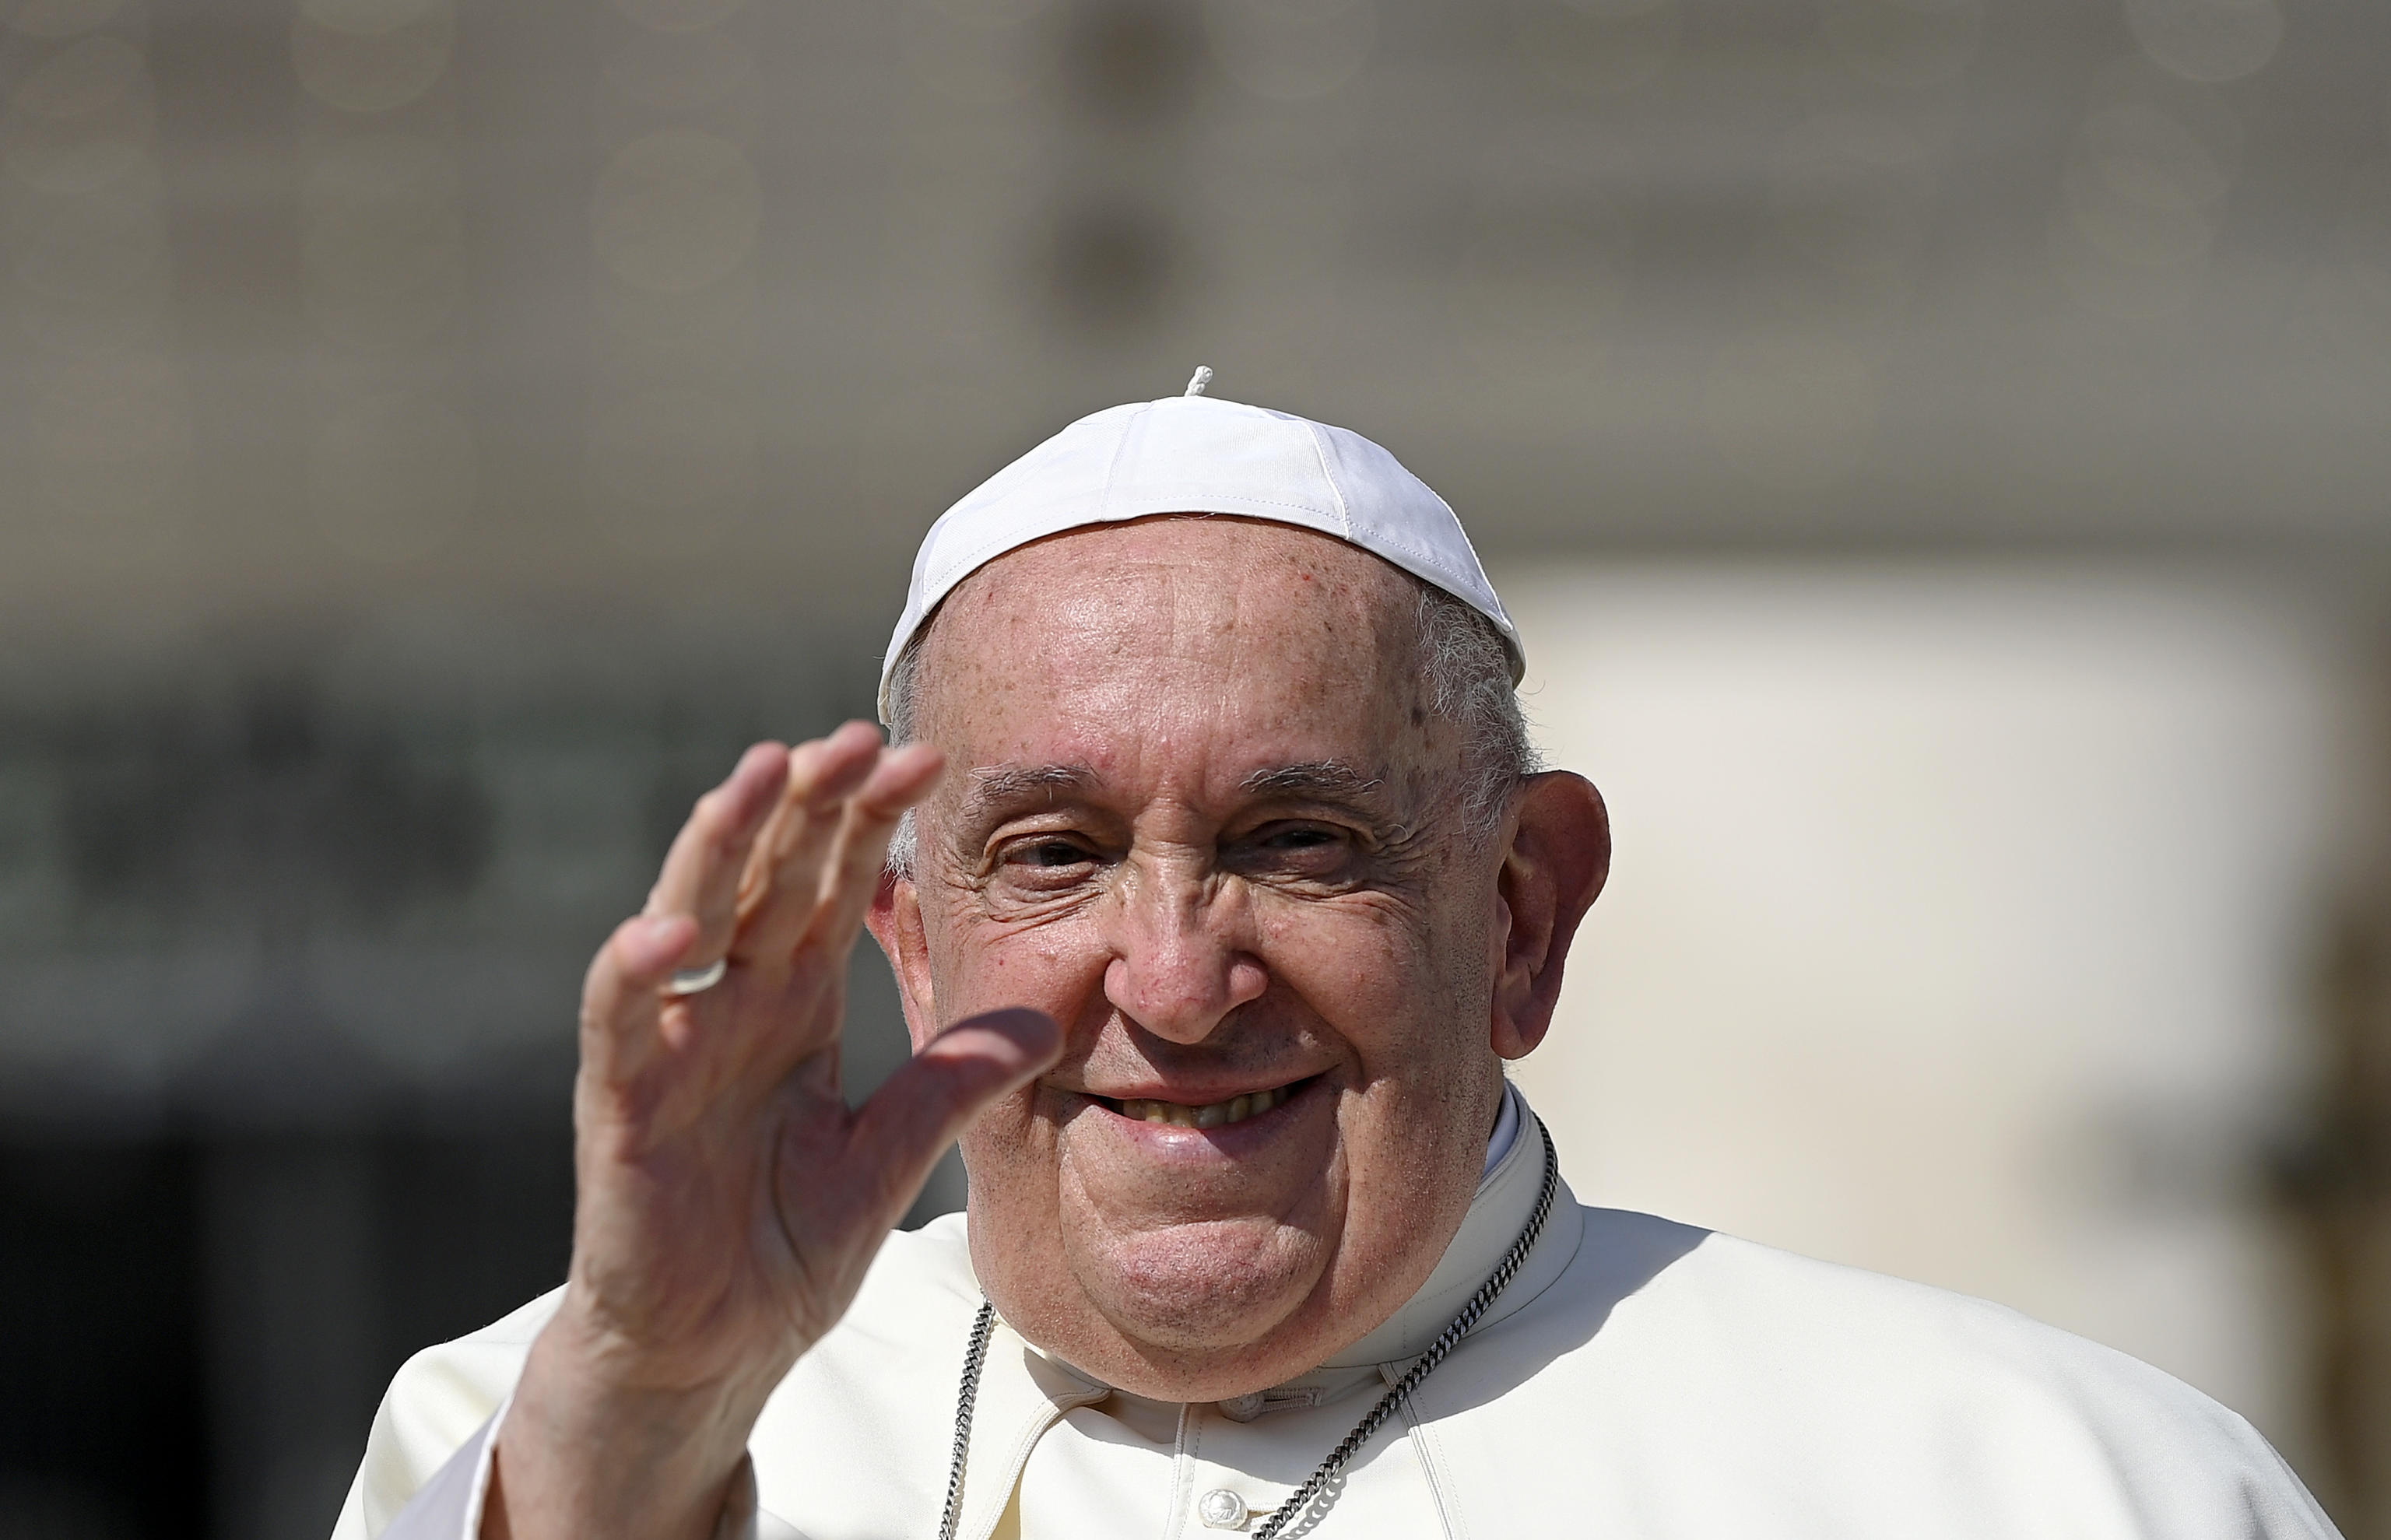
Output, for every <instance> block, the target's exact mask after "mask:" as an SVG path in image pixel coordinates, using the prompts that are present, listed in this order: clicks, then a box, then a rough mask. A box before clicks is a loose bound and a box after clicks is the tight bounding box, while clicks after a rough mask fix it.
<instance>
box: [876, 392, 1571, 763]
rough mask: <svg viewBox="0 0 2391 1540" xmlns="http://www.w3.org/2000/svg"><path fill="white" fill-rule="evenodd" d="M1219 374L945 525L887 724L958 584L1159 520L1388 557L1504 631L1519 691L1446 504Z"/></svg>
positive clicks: (1515, 652)
mask: <svg viewBox="0 0 2391 1540" xmlns="http://www.w3.org/2000/svg"><path fill="white" fill-rule="evenodd" d="M1211 376H1212V371H1211V370H1210V369H1198V370H1196V379H1195V381H1194V382H1192V383H1191V384H1189V386H1188V387H1187V394H1186V395H1171V396H1165V397H1163V398H1162V399H1161V400H1159V401H1132V402H1131V403H1129V404H1128V405H1126V406H1120V407H1113V408H1108V409H1106V410H1105V411H1100V412H1097V413H1096V414H1094V415H1093V416H1092V417H1083V418H1081V419H1079V421H1077V422H1074V423H1072V424H1071V425H1070V426H1069V427H1067V428H1066V429H1064V430H1063V431H1062V432H1061V433H1059V434H1055V435H1054V436H1053V438H1050V439H1048V440H1047V441H1046V442H1045V443H1043V444H1040V446H1038V447H1036V448H1035V449H1032V450H1030V451H1029V452H1028V453H1027V454H1026V455H1024V456H1022V457H1021V458H1020V459H1016V460H1015V461H1014V462H1013V463H1012V464H1010V465H1008V466H1006V467H1005V468H1004V469H1003V470H1002V471H999V472H997V473H996V474H994V475H992V476H990V477H989V478H988V480H986V481H984V482H982V483H981V484H980V485H978V486H976V487H975V488H974V489H973V490H972V491H971V492H970V493H968V494H967V495H966V496H965V497H964V498H963V500H962V501H961V502H958V503H956V504H955V505H954V506H953V507H952V508H950V509H948V510H947V511H946V512H945V513H943V514H941V515H939V518H938V522H937V524H932V525H931V526H930V533H929V534H928V535H926V536H924V537H923V539H922V550H921V552H920V553H919V554H918V555H916V556H915V557H914V558H913V583H912V587H911V589H908V590H907V591H906V594H905V613H904V615H902V616H900V617H899V618H898V622H897V629H896V632H895V634H894V635H892V636H890V637H889V639H888V655H887V656H886V658H885V659H884V660H883V661H882V663H881V666H880V719H881V720H882V721H883V722H885V721H887V720H888V717H889V710H888V705H889V703H888V676H889V675H890V673H891V672H893V671H894V670H895V668H896V666H897V660H898V658H899V657H901V656H903V655H904V652H905V644H906V643H907V642H909V641H911V640H912V639H913V633H914V632H915V631H916V630H918V629H920V628H921V626H922V623H923V622H924V620H926V619H927V618H928V617H929V615H930V613H931V612H932V611H934V610H936V609H937V607H938V602H939V601H940V600H942V599H944V598H946V596H947V595H948V594H949V593H950V592H952V591H953V590H954V588H955V585H957V584H958V583H961V582H962V581H963V579H964V578H966V577H968V576H971V575H972V574H973V573H975V572H976V571H978V570H979V569H980V568H981V567H983V566H985V565H987V564H988V563H990V562H992V561H994V560H996V558H998V557H1000V556H1002V555H1003V554H1004V553H1005V552H1006V551H1008V550H1015V548H1017V547H1020V546H1025V545H1027V544H1028V543H1029V542H1030V541H1032V540H1037V539H1042V538H1044V537H1046V536H1049V535H1055V534H1059V533H1061V532H1062V531H1064V530H1066V529H1077V528H1079V527H1080V526H1082V525H1085V524H1118V523H1121V522H1123V521H1125V520H1129V519H1143V518H1146V517H1149V516H1151V515H1153V514H1157V513H1234V514H1236V515H1238V516H1239V517H1241V518H1247V519H1268V520H1271V521H1273V523H1276V524H1293V525H1295V526H1296V527H1297V528H1299V529H1311V530H1317V531H1319V532H1320V533H1321V534H1323V535H1333V536H1335V537H1337V538H1338V539H1340V540H1344V541H1347V542H1350V543H1351V544H1353V545H1357V546H1359V547H1361V548H1362V549H1363V550H1366V551H1369V552H1371V553H1372V554H1373V555H1376V556H1381V557H1384V558H1385V559H1386V560H1388V561H1389V562H1392V563H1394V564H1395V565H1397V566H1399V567H1401V568H1402V569H1403V570H1404V571H1405V572H1408V573H1410V574H1411V575H1412V576H1415V577H1417V578H1419V579H1421V580H1422V581H1423V582H1428V583H1432V584H1434V585H1435V586H1436V587H1438V588H1440V589H1443V590H1444V591H1445V592H1447V593H1449V594H1451V595H1453V596H1454V598H1455V599H1458V600H1460V601H1461V602H1463V603H1465V604H1467V605H1468V606H1469V607H1470V608H1471V609H1474V610H1476V611H1477V612H1478V613H1479V614H1480V615H1484V616H1485V617H1486V618H1487V619H1489V620H1491V621H1493V623H1494V628H1495V629H1496V630H1498V631H1500V632H1501V633H1502V634H1503V645H1504V648H1505V650H1506V652H1508V653H1509V654H1510V658H1511V680H1512V682H1513V683H1515V684H1516V683H1518V682H1519V678H1520V675H1521V673H1522V671H1523V670H1524V668H1525V663H1524V660H1523V657H1522V654H1521V653H1520V649H1519V628H1517V627H1515V626H1513V625H1512V624H1511V617H1510V616H1509V615H1506V614H1505V613H1504V610H1503V602H1502V601H1501V600H1500V599H1497V598H1496V597H1494V586H1493V584H1491V583H1489V582H1488V581H1487V580H1486V569H1485V568H1484V567H1482V566H1480V565H1479V563H1478V553H1477V552H1476V551H1475V550H1471V549H1470V545H1469V537H1468V536H1467V535H1465V534H1463V533H1462V530H1461V521H1460V520H1459V519H1458V518H1456V517H1454V511H1453V510H1452V508H1451V507H1449V506H1448V505H1447V504H1446V502H1445V500H1444V499H1443V498H1440V497H1438V496H1437V495H1436V494H1435V493H1434V492H1432V491H1430V490H1428V484H1427V483H1425V482H1423V481H1421V480H1420V479H1419V478H1418V477H1417V476H1415V475H1413V474H1412V473H1411V472H1409V471H1406V470H1404V469H1403V468H1402V465H1401V464H1400V463H1398V462H1397V461H1396V459H1395V457H1394V456H1392V455H1390V454H1389V453H1387V451H1386V450H1384V449H1382V448H1380V447H1378V446H1376V445H1375V444H1373V443H1371V442H1370V441H1369V440H1368V439H1366V438H1364V437H1363V436H1362V435H1361V434H1355V433H1349V432H1347V431H1346V430H1345V429H1343V428H1332V427H1330V426H1328V425H1327V424H1326V423H1325V422H1312V421H1307V420H1305V419H1303V418H1300V417H1295V416H1291V415H1289V414H1288V413H1286V412H1274V411H1271V410H1269V409H1267V408H1261V407H1247V406H1241V405H1239V404H1238V403H1236V402H1234V401H1219V400H1215V399H1213V398H1211V397H1209V396H1207V395H1203V394H1202V392H1203V389H1204V386H1205V385H1206V384H1207V383H1208V382H1209V381H1210V379H1211Z"/></svg>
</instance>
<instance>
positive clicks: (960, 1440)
mask: <svg viewBox="0 0 2391 1540" xmlns="http://www.w3.org/2000/svg"><path fill="white" fill-rule="evenodd" d="M1528 1116H1529V1117H1531V1118H1535V1121H1536V1136H1537V1137H1538V1138H1539V1139H1542V1140H1543V1141H1544V1188H1543V1190H1542V1191H1540V1192H1538V1193H1537V1194H1536V1207H1535V1209H1534V1210H1533V1211H1532V1212H1531V1213H1530V1214H1529V1215H1528V1223H1526V1224H1524V1225H1522V1226H1520V1229H1519V1239H1517V1240H1515V1241H1513V1242H1512V1243H1511V1249H1509V1250H1508V1251H1506V1252H1504V1253H1503V1260H1502V1261H1501V1262H1496V1263H1495V1264H1494V1271H1493V1272H1492V1273H1489V1274H1488V1275H1486V1281H1485V1282H1484V1283H1482V1284H1480V1285H1479V1286H1478V1292H1477V1293H1475V1294H1472V1295H1471V1296H1470V1297H1469V1301H1468V1302H1467V1304H1464V1305H1463V1306H1462V1307H1461V1314H1458V1315H1455V1316H1454V1318H1453V1322H1452V1324H1451V1325H1450V1326H1446V1327H1445V1328H1444V1330H1442V1331H1441V1332H1439V1333H1438V1334H1437V1339H1436V1340H1435V1341H1433V1342H1431V1343H1429V1344H1428V1351H1427V1352H1423V1353H1421V1354H1420V1355H1419V1357H1418V1359H1417V1360H1416V1361H1415V1362H1414V1363H1413V1365H1412V1366H1411V1367H1410V1368H1409V1369H1407V1370H1405V1371H1404V1372H1403V1377H1402V1378H1401V1379H1398V1380H1396V1381H1395V1383H1394V1385H1393V1386H1392V1387H1391V1388H1390V1389H1389V1391H1387V1393H1386V1394H1385V1395H1383V1396H1380V1397H1379V1398H1378V1404H1376V1405H1375V1406H1373V1407H1371V1408H1370V1410H1369V1413H1368V1414H1367V1415H1366V1416H1364V1417H1363V1418H1362V1420H1361V1421H1359V1422H1357V1423H1355V1424H1354V1425H1353V1430H1352V1431H1351V1432H1350V1433H1348V1434H1346V1435H1345V1439H1344V1442H1343V1443H1339V1444H1338V1446H1337V1447H1336V1448H1334V1449H1331V1450H1330V1451H1329V1452H1328V1457H1327V1458H1326V1459H1324V1460H1322V1461H1321V1462H1320V1464H1319V1465H1318V1466H1317V1467H1315V1468H1314V1469H1313V1470H1312V1474H1311V1475H1310V1476H1308V1477H1306V1478H1304V1482H1303V1484H1302V1485H1301V1486H1299V1487H1297V1488H1296V1489H1295V1495H1293V1496H1292V1497H1289V1498H1288V1499H1287V1500H1286V1502H1284V1503H1282V1504H1280V1505H1279V1506H1278V1507H1276V1508H1273V1509H1271V1510H1270V1511H1269V1512H1267V1513H1257V1514H1255V1515H1254V1516H1253V1517H1254V1518H1255V1519H1257V1520H1259V1521H1260V1528H1258V1529H1256V1530H1255V1531H1254V1534H1253V1540H1276V1536H1277V1534H1278V1533H1279V1531H1281V1530H1283V1529H1285V1528H1286V1526H1287V1525H1289V1524H1291V1523H1293V1522H1294V1521H1295V1520H1296V1517H1297V1516H1298V1515H1299V1514H1301V1513H1302V1512H1303V1511H1304V1510H1305V1509H1306V1508H1310V1507H1311V1506H1312V1503H1313V1502H1314V1501H1315V1500H1317V1499H1318V1497H1319V1496H1320V1495H1321V1493H1322V1492H1324V1491H1325V1490H1326V1488H1327V1486H1328V1483H1329V1482H1332V1481H1335V1480H1336V1479H1337V1473H1338V1471H1339V1470H1342V1469H1345V1462H1346V1461H1348V1460H1350V1459H1351V1458H1352V1457H1353V1456H1355V1455H1356V1454H1358V1453H1360V1452H1361V1448H1362V1445H1364V1443H1368V1442H1369V1441H1370V1435H1371V1434H1373V1433H1375V1432H1376V1431H1377V1430H1378V1428H1379V1425H1380V1424H1382V1423H1384V1422H1385V1421H1386V1420H1387V1418H1389V1417H1392V1416H1394V1413H1395V1408H1397V1407H1398V1406H1401V1405H1402V1404H1403V1402H1404V1401H1405V1400H1407V1399H1408V1398H1409V1397H1410V1395H1411V1393H1412V1392H1413V1391H1415V1390H1417V1389H1419V1383H1420V1381H1421V1380H1423V1379H1426V1378H1428V1375H1429V1373H1430V1371H1432V1370H1434V1369H1435V1367H1436V1366H1437V1365H1439V1364H1441V1363H1443V1362H1444V1360H1445V1355H1446V1354H1447V1353H1450V1352H1453V1350H1454V1348H1455V1347H1457V1346H1459V1345H1460V1342H1461V1339H1463V1338H1464V1337H1467V1335H1468V1334H1469V1328H1470V1327H1472V1326H1476V1325H1477V1324H1478V1320H1479V1317H1480V1316H1481V1315H1484V1314H1486V1310H1487V1307H1488V1306H1490V1305H1492V1304H1493V1302H1494V1301H1495V1298H1496V1296H1498V1295H1500V1294H1501V1293H1502V1292H1503V1290H1505V1289H1506V1288H1509V1287H1510V1286H1511V1280H1512V1279H1513V1278H1516V1277H1518V1276H1519V1268H1520V1266H1521V1265H1522V1264H1523V1263H1525V1262H1527V1260H1528V1253H1529V1252H1530V1251H1532V1250H1533V1249H1535V1245H1536V1237H1537V1236H1541V1235H1543V1234H1544V1220H1545V1218H1546V1216H1548V1215H1549V1214H1551V1212H1552V1211H1553V1194H1554V1192H1555V1191H1556V1190H1557V1188H1558V1187H1559V1185H1560V1179H1561V1167H1560V1158H1559V1157H1558V1156H1557V1155H1556V1154H1555V1153H1554V1151H1553V1138H1552V1135H1551V1134H1550V1133H1548V1132H1545V1129H1544V1119H1542V1118H1536V1115H1535V1114H1534V1113H1532V1112H1531V1113H1529V1114H1528ZM995 1331H996V1307H995V1306H994V1305H992V1304H989V1302H988V1301H985V1300H982V1301H980V1306H979V1314H977V1315H976V1316H974V1317H973V1318H972V1329H971V1341H970V1343H969V1344H968V1345H967V1346H966V1347H965V1348H964V1349H963V1390H962V1391H961V1392H959V1393H958V1394H957V1395H956V1397H955V1454H954V1460H953V1462H952V1463H951V1464H950V1465H949V1466H948V1467H947V1508H946V1513H945V1515H944V1517H942V1518H941V1519H940V1520H939V1521H938V1540H955V1526H956V1525H957V1524H958V1523H960V1522H962V1521H963V1463H964V1461H965V1460H966V1458H968V1456H970V1454H971V1428H972V1406H973V1404H974V1403H975V1402H976V1401H977V1400H978V1399H979V1371H980V1367H981V1365H984V1364H985V1363H986V1362H987V1361H988V1342H989V1338H990V1337H991V1336H993V1335H994V1334H995Z"/></svg>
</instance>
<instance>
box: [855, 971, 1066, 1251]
mask: <svg viewBox="0 0 2391 1540" xmlns="http://www.w3.org/2000/svg"><path fill="white" fill-rule="evenodd" d="M1062 1056H1063V1029H1061V1028H1060V1027H1057V1026H1056V1025H1055V1024H1054V1018H1053V1016H1048V1015H1047V1014H1046V1013H1045V1012H1043V1011H1032V1010H1027V1009H1021V1008H1016V1009H1013V1010H1003V1011H990V1012H989V1013H988V1014H986V1015H985V1016H969V1017H966V1018H965V1019H963V1020H962V1021H959V1022H957V1023H955V1025H953V1026H952V1027H950V1028H948V1029H946V1030H945V1031H943V1032H941V1033H939V1034H938V1035H937V1037H936V1038H933V1039H932V1040H931V1041H930V1042H929V1044H928V1045H927V1046H925V1047H924V1049H923V1050H922V1051H921V1052H920V1053H919V1054H916V1055H913V1056H912V1057H911V1059H908V1060H907V1061H906V1062H905V1063H904V1065H903V1066H902V1067H900V1068H898V1071H897V1072H896V1073H895V1074H893V1075H891V1076H889V1077H888V1079H887V1081H885V1083H884V1084H883V1085H882V1086H881V1087H880V1089H879V1090H878V1091H876V1092H874V1093H873V1094H872V1099H871V1100H870V1101H868V1102H865V1103H864V1104H863V1106H862V1107H861V1109H860V1110H859V1112H858V1113H857V1115H856V1148H857V1153H858V1154H859V1156H860V1157H861V1158H863V1159H864V1160H865V1161H866V1163H867V1169H868V1170H870V1171H874V1172H876V1173H878V1177H879V1179H880V1180H881V1181H883V1182H885V1184H887V1185H886V1186H885V1189H884V1191H883V1193H882V1195H881V1196H882V1200H883V1202H884V1204H885V1206H886V1208H887V1210H888V1215H887V1218H888V1222H889V1223H895V1222H896V1220H897V1218H898V1215H901V1214H902V1213H903V1212H904V1211H905V1210H906V1209H907V1208H908V1207H909V1206H911V1203H912V1201H913V1199H914V1198H916V1197H919V1196H921V1191H922V1184H924V1182H927V1181H928V1180H929V1179H930V1171H931V1168H933V1167H934V1166H936V1165H937V1163H938V1157H940V1156H942V1155H944V1154H945V1153H946V1152H947V1146H948V1145H951V1144H953V1143H954V1142H955V1140H956V1139H957V1138H958V1137H960V1136H961V1135H962V1133H963V1130H964V1129H965V1128H966V1127H968V1126H969V1125H970V1123H971V1120H972V1119H974V1118H976V1117H978V1116H979V1114H980V1112H981V1110H982V1109H983V1108H985V1107H987V1106H988V1105H989V1103H991V1102H993V1101H995V1100H996V1099H997V1098H998V1097H1000V1096H1002V1095H1004V1094H1007V1093H1008V1092H1011V1091H1014V1090H1015V1089H1016V1088H1018V1087H1020V1086H1022V1085H1024V1084H1026V1083H1027V1082H1028V1081H1031V1080H1034V1079H1035V1078H1037V1077H1038V1076H1040V1075H1042V1074H1044V1073H1045V1072H1046V1071H1047V1070H1048V1069H1050V1068H1053V1064H1054V1061H1055V1060H1056V1059H1058V1058H1060V1057H1062Z"/></svg>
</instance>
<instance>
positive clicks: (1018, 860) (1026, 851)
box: [1004, 839, 1089, 868]
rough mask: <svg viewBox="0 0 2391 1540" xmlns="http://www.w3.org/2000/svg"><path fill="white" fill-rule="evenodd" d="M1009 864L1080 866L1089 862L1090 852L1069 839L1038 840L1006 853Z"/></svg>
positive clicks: (1041, 866)
mask: <svg viewBox="0 0 2391 1540" xmlns="http://www.w3.org/2000/svg"><path fill="white" fill-rule="evenodd" d="M1004 859H1005V860H1006V861H1007V862H1009V863H1011V864H1013V865H1015V866H1031V867H1039V868H1053V867H1058V866H1079V865H1081V864H1083V863H1084V862H1086V861H1088V860H1089V856H1088V852H1086V851H1085V850H1082V849H1081V848H1079V847H1078V846H1076V845H1074V844H1072V843H1071V842H1070V841H1069V840H1067V839H1038V840H1030V841H1028V842H1027V843H1025V844H1021V845H1016V846H1015V847H1014V848H1012V849H1011V850H1008V851H1006V852H1005V857H1004Z"/></svg>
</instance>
